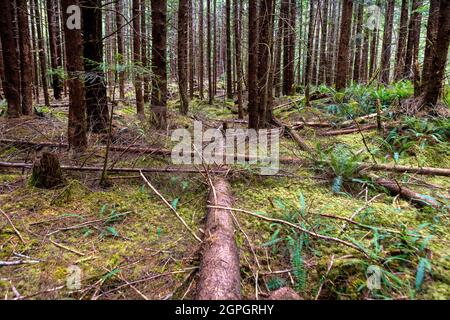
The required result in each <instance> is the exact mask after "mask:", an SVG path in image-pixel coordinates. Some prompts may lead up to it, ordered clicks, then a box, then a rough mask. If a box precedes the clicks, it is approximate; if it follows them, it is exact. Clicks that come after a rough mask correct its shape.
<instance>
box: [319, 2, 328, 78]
mask: <svg viewBox="0 0 450 320" xmlns="http://www.w3.org/2000/svg"><path fill="white" fill-rule="evenodd" d="M327 38H328V0H324V1H323V5H322V35H321V39H320V71H319V82H320V83H326V77H327V73H328V72H329V70H328V66H329V63H328V60H327V49H328V50H329V48H327Z"/></svg>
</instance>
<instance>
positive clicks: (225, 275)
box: [196, 179, 241, 300]
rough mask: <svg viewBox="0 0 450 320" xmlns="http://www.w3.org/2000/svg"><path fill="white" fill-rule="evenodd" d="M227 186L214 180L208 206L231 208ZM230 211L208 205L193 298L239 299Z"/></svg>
mask: <svg viewBox="0 0 450 320" xmlns="http://www.w3.org/2000/svg"><path fill="white" fill-rule="evenodd" d="M230 189H231V188H230V185H229V184H228V182H227V181H226V180H223V179H217V180H216V181H214V183H213V189H212V190H211V191H210V192H209V196H208V203H209V205H211V206H219V207H226V208H230V207H232V204H233V200H232V195H231V190H230ZM234 233H235V228H234V222H233V216H232V213H231V211H229V210H225V209H216V208H208V214H207V217H206V227H205V238H204V240H203V250H202V251H203V252H202V259H201V264H200V274H199V281H198V283H197V294H196V300H239V299H241V283H240V267H239V254H238V248H237V245H236V240H235V238H234Z"/></svg>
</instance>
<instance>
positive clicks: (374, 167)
mask: <svg viewBox="0 0 450 320" xmlns="http://www.w3.org/2000/svg"><path fill="white" fill-rule="evenodd" d="M359 170H368V171H390V172H400V173H415V174H422V175H435V176H446V177H449V176H450V169H447V168H432V167H409V166H400V165H390V164H361V165H360V166H359Z"/></svg>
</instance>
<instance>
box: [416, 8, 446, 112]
mask: <svg viewBox="0 0 450 320" xmlns="http://www.w3.org/2000/svg"><path fill="white" fill-rule="evenodd" d="M449 16H450V2H449V1H447V0H440V1H439V17H438V27H437V33H436V39H437V41H435V45H434V48H432V49H430V50H428V53H429V54H431V55H432V57H431V58H428V57H426V58H425V61H427V60H428V62H427V64H426V65H427V69H426V70H425V69H424V70H423V86H422V90H423V93H422V94H423V98H424V104H425V105H426V106H428V110H429V111H431V113H434V111H435V109H434V106H435V105H436V104H437V102H438V99H439V95H440V93H441V90H442V85H443V80H444V76H445V65H446V63H447V55H448V50H449V45H450V19H449ZM431 19H433V17H431ZM428 27H431V28H433V27H434V26H433V24H431V26H430V25H429V26H428ZM432 33H433V31H431V30H430V32H429V34H432Z"/></svg>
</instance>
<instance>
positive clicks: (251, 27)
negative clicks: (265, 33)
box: [247, 1, 259, 129]
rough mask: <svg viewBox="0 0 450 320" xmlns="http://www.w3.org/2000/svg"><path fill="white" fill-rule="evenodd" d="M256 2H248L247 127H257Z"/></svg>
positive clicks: (257, 31)
mask: <svg viewBox="0 0 450 320" xmlns="http://www.w3.org/2000/svg"><path fill="white" fill-rule="evenodd" d="M258 41H259V28H258V4H257V2H256V1H250V2H249V4H248V74H247V76H248V83H247V87H248V112H249V115H248V116H249V120H248V127H249V129H259V128H258V125H259V106H258V102H259V101H258V93H259V90H258Z"/></svg>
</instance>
